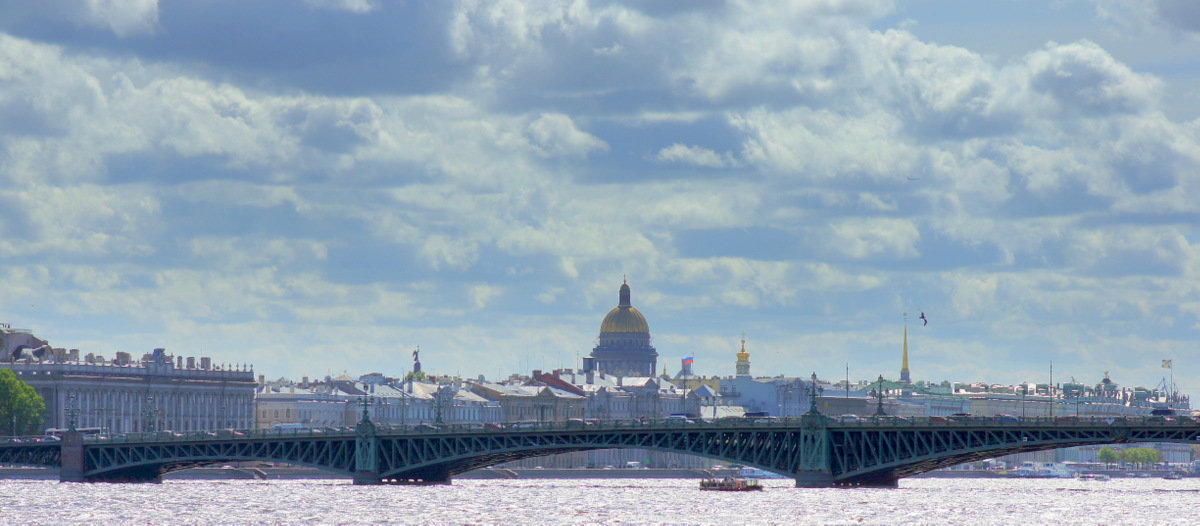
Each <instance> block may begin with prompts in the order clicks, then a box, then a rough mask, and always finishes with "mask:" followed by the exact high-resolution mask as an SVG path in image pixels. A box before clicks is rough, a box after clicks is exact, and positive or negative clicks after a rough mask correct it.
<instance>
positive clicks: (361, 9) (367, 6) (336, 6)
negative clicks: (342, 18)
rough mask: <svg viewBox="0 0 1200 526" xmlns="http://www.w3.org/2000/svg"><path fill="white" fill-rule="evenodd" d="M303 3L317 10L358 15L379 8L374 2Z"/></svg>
mask: <svg viewBox="0 0 1200 526" xmlns="http://www.w3.org/2000/svg"><path fill="white" fill-rule="evenodd" d="M304 3H306V4H308V5H309V6H311V7H314V8H317V9H331V10H334V11H348V12H351V13H357V14H360V15H361V14H366V13H370V12H371V11H374V10H375V9H377V8H378V7H379V5H378V4H377V3H376V2H375V1H374V0H304Z"/></svg>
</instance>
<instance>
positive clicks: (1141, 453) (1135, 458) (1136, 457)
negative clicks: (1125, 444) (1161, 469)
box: [1119, 447, 1163, 467]
mask: <svg viewBox="0 0 1200 526" xmlns="http://www.w3.org/2000/svg"><path fill="white" fill-rule="evenodd" d="M1119 456H1120V458H1121V462H1129V463H1132V464H1137V465H1138V467H1142V466H1144V465H1146V464H1157V463H1159V462H1162V458H1163V457H1162V452H1161V451H1159V450H1157V449H1154V448H1148V447H1135V448H1129V449H1124V450H1122V451H1121V453H1120V455H1119Z"/></svg>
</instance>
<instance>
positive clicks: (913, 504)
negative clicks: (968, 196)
mask: <svg viewBox="0 0 1200 526" xmlns="http://www.w3.org/2000/svg"><path fill="white" fill-rule="evenodd" d="M764 483H765V485H766V490H765V491H762V492H747V493H720V492H701V491H699V489H698V481H696V480H686V479H668V480H646V479H607V480H606V479H581V480H524V481H517V480H460V481H456V482H454V484H453V485H450V486H354V485H351V484H350V483H349V481H343V480H294V481H293V480H272V481H250V480H236V481H232V480H231V481H198V480H187V481H184V480H179V481H167V482H164V483H162V484H66V483H59V482H56V481H46V480H0V523H3V524H76V523H86V524H105V525H107V524H384V523H390V524H552V523H558V524H721V525H730V524H803V523H807V524H905V523H910V524H927V523H955V524H972V525H974V524H1062V523H1069V524H1197V522H1200V519H1197V515H1196V509H1197V508H1196V507H1197V505H1198V504H1200V479H1184V480H1174V481H1172V480H1162V479H1113V480H1111V481H1107V482H1087V481H1076V480H1071V479H1063V480H1053V479H1052V480H996V479H908V480H902V481H900V488H899V489H815V490H814V489H796V488H793V487H791V485H790V484H791V481H787V480H768V481H764Z"/></svg>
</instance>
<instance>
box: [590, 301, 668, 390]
mask: <svg viewBox="0 0 1200 526" xmlns="http://www.w3.org/2000/svg"><path fill="white" fill-rule="evenodd" d="M629 296H630V293H629V284H628V283H622V284H621V290H620V297H619V301H618V303H617V306H616V308H614V309H613V310H611V311H609V312H608V315H606V316H605V317H604V321H603V322H601V323H600V338H599V341H598V345H596V347H595V348H594V349H592V357H593V358H595V363H596V366H597V367H598V368H599V369H600V370H601V371H604V372H608V373H611V374H616V375H620V376H653V375H654V367H655V363H656V362H657V358H658V352H657V351H655V350H654V346H652V345H651V344H650V325H649V324H648V323H646V317H645V316H642V313H641V312H638V310H637V309H635V308H634V307H633V304H632V303H631V302H630V299H629Z"/></svg>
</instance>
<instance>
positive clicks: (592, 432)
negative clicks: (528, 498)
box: [0, 414, 1200, 487]
mask: <svg viewBox="0 0 1200 526" xmlns="http://www.w3.org/2000/svg"><path fill="white" fill-rule="evenodd" d="M1132 442H1182V443H1189V444H1200V424H1197V422H1196V420H1194V419H1192V418H1183V417H1175V418H1163V417H1145V418H1141V417H1139V418H1117V419H1112V418H1107V419H1102V418H1095V419H1090V418H1080V419H1074V418H1070V419H1045V418H1040V419H1011V418H1010V419H1005V420H1004V421H999V420H997V419H992V418H961V419H956V420H947V419H939V418H908V419H902V418H894V417H884V418H878V419H867V420H863V421H854V422H842V421H838V420H835V419H831V418H828V417H824V416H821V415H819V414H810V415H807V416H804V417H800V418H793V419H786V418H785V419H763V420H758V421H754V420H732V421H720V422H696V423H691V422H687V421H653V422H640V421H629V422H625V421H619V422H602V423H588V422H566V423H553V424H544V425H538V426H532V427H515V428H514V427H510V428H505V429H479V426H466V425H442V426H431V425H421V426H409V427H382V426H376V425H374V424H373V423H372V422H370V421H369V420H367V419H364V420H363V421H361V422H359V424H358V425H357V426H356V427H355V428H353V429H350V428H344V429H341V430H332V429H331V430H311V431H302V430H284V431H271V432H263V431H258V432H245V433H241V432H226V433H210V432H201V433H191V434H186V435H182V434H177V433H170V432H160V433H146V434H134V435H129V436H125V437H122V438H109V439H83V437H82V436H81V435H79V434H78V433H68V434H67V435H66V436H64V437H63V439H62V440H61V441H50V440H42V441H30V440H22V441H20V442H15V441H8V442H0V464H7V465H28V466H45V467H57V468H59V473H60V480H62V481H73V482H155V481H160V480H161V478H162V475H163V474H164V473H168V472H171V471H177V470H182V469H188V468H192V467H198V466H204V465H210V464H220V463H227V462H232V461H265V462H279V463H287V464H293V465H300V466H311V467H315V468H319V469H323V470H327V471H331V472H335V473H340V474H343V475H345V476H347V477H350V478H352V479H353V480H354V483H355V484H382V483H401V484H403V483H411V484H429V483H449V481H450V479H451V477H453V476H454V475H456V474H459V473H464V472H467V471H471V470H474V469H479V468H483V467H487V466H491V465H495V464H499V463H502V462H508V461H511V460H518V459H522V458H528V457H535V456H542V455H550V454H555V453H566V452H571V451H586V450H594V449H607V448H641V449H651V450H659V451H675V452H681V453H689V454H693V455H699V456H703V457H708V458H712V459H718V460H721V461H724V462H729V463H737V464H743V465H746V466H754V467H758V468H761V469H764V470H767V471H772V472H775V473H779V474H781V475H784V476H787V477H790V478H792V479H795V481H796V486H797V487H838V486H841V487H853V486H884V487H888V486H895V485H896V482H897V480H899V479H900V478H903V477H908V476H912V475H916V474H919V473H923V472H926V471H930V470H934V469H937V468H942V467H946V466H952V465H955V464H961V463H964V462H971V461H978V460H983V459H987V458H993V457H997V456H1002V455H1007V454H1011V453H1023V452H1030V451H1039V450H1045V449H1055V448H1062V447H1071V446H1082V445H1093V444H1121V443H1132Z"/></svg>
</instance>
